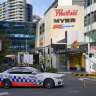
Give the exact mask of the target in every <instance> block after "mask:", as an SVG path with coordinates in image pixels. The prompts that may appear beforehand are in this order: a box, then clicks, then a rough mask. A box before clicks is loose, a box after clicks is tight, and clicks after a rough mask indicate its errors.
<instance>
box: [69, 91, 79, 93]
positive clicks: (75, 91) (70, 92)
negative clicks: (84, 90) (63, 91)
mask: <svg viewBox="0 0 96 96" xmlns="http://www.w3.org/2000/svg"><path fill="white" fill-rule="evenodd" d="M78 92H79V91H68V93H78Z"/></svg>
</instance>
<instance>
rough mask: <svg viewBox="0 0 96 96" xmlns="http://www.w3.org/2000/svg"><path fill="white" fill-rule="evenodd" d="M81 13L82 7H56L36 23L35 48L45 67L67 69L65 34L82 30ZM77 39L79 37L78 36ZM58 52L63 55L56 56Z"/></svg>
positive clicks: (82, 20) (82, 11)
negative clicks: (61, 52)
mask: <svg viewBox="0 0 96 96" xmlns="http://www.w3.org/2000/svg"><path fill="white" fill-rule="evenodd" d="M83 13H84V8H83V6H79V5H71V6H70V5H69V6H57V8H51V9H50V10H49V11H47V13H46V14H45V15H44V17H43V18H42V19H41V20H40V21H39V22H38V24H37V34H36V43H35V47H36V48H37V49H38V51H39V50H41V49H42V50H41V53H40V59H42V60H43V61H44V62H45V64H46V65H47V66H53V67H55V68H57V69H60V70H61V69H62V70H67V69H68V68H69V66H68V65H67V59H68V58H67V57H68V52H67V34H66V33H67V32H69V31H70V30H71V31H72V32H73V33H74V31H76V32H77V33H78V32H79V31H80V30H83V29H84V19H83V17H84V14H83ZM72 32H71V33H72ZM78 34H79V33H78ZM68 36H69V35H68ZM71 36H72V35H70V36H69V37H68V38H70V37H71ZM79 38H81V37H80V36H79ZM70 39H71V38H70ZM74 40H75V39H74ZM60 51H63V52H64V53H63V54H58V53H60Z"/></svg>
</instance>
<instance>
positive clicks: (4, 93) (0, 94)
mask: <svg viewBox="0 0 96 96" xmlns="http://www.w3.org/2000/svg"><path fill="white" fill-rule="evenodd" d="M8 94H9V93H8V92H2V93H0V96H3V95H8Z"/></svg>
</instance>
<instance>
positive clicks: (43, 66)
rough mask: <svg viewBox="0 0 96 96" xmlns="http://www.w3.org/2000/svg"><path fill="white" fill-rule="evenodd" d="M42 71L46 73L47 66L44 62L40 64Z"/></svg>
mask: <svg viewBox="0 0 96 96" xmlns="http://www.w3.org/2000/svg"><path fill="white" fill-rule="evenodd" d="M40 70H41V72H45V65H44V64H43V62H40Z"/></svg>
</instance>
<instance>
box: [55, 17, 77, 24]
mask: <svg viewBox="0 0 96 96" xmlns="http://www.w3.org/2000/svg"><path fill="white" fill-rule="evenodd" d="M75 21H76V20H75V18H66V19H54V23H69V22H71V23H72V22H75Z"/></svg>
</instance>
